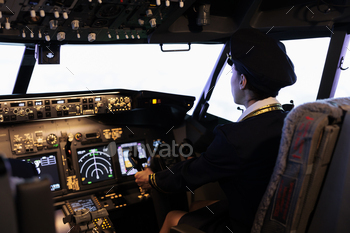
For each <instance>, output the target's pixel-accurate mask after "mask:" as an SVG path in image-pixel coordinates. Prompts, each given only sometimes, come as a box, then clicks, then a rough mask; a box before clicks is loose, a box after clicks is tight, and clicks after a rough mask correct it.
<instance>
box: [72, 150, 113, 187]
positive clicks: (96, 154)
mask: <svg viewBox="0 0 350 233" xmlns="http://www.w3.org/2000/svg"><path fill="white" fill-rule="evenodd" d="M77 156H78V164H79V172H80V177H81V183H82V184H87V185H89V184H93V183H96V182H101V181H105V180H109V179H113V178H114V175H113V166H112V156H113V155H111V154H110V152H109V150H108V146H96V147H90V148H85V149H78V150H77Z"/></svg>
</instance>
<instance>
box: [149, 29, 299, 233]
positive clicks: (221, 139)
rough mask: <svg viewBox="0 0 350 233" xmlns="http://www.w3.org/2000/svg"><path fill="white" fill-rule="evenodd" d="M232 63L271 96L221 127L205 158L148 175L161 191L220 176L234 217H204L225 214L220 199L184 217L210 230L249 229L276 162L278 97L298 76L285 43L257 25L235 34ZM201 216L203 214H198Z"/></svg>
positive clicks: (195, 185)
mask: <svg viewBox="0 0 350 233" xmlns="http://www.w3.org/2000/svg"><path fill="white" fill-rule="evenodd" d="M235 45H237V46H235ZM238 45H239V46H238ZM257 63H259V64H257ZM229 64H231V65H232V64H234V65H235V68H236V70H238V71H239V72H240V73H243V74H244V75H246V77H247V80H248V83H249V84H250V85H252V86H253V87H254V88H255V89H258V90H260V91H263V92H264V93H267V94H268V95H269V96H271V97H270V98H267V99H264V100H261V101H258V102H255V103H254V104H253V105H251V106H249V107H248V108H247V110H246V111H245V112H244V113H243V115H242V116H241V118H240V119H239V122H236V123H230V124H225V125H219V126H217V127H216V128H215V131H214V133H215V138H214V140H213V142H212V143H211V145H210V146H209V147H208V149H207V151H206V152H205V153H203V154H202V155H201V156H200V157H198V158H193V159H190V160H186V161H183V162H180V163H178V164H176V165H174V166H173V167H171V168H170V169H167V170H164V171H161V172H157V173H155V174H152V175H150V177H149V178H150V184H151V185H152V187H153V188H155V189H157V190H158V191H160V192H177V191H193V190H195V189H196V188H198V187H199V186H201V185H203V184H206V183H208V182H213V181H218V182H219V184H220V186H221V188H222V190H223V191H224V192H225V194H226V196H227V199H228V208H229V214H227V217H228V215H229V220H228V219H227V221H225V219H224V218H223V217H222V216H220V217H217V219H216V220H214V222H213V221H212V220H211V219H209V218H207V217H206V216H205V215H208V214H209V216H210V215H211V216H212V218H215V216H216V214H217V215H218V216H219V215H220V214H222V213H221V212H220V211H219V212H220V213H219V212H217V207H218V209H220V208H221V209H222V205H223V204H222V203H220V202H218V203H215V204H213V205H210V206H209V207H207V208H202V209H200V210H197V211H195V212H190V213H188V214H186V215H184V216H183V217H182V218H181V219H180V221H179V224H180V223H189V224H191V225H193V226H195V227H197V228H200V229H201V230H204V231H205V232H230V231H232V232H249V231H250V229H251V226H252V224H253V220H254V216H255V212H256V210H257V207H258V205H259V202H260V200H261V198H262V196H263V194H264V192H265V189H266V187H267V184H268V182H269V180H270V176H271V174H272V171H273V168H274V165H275V160H276V158H277V154H278V149H279V143H280V139H281V133H282V126H283V122H284V118H285V117H286V115H287V113H286V112H284V111H283V109H282V108H281V106H280V104H279V103H278V101H277V100H276V99H275V98H273V97H275V96H276V95H277V94H278V91H279V90H280V88H282V87H285V86H288V85H291V84H293V83H294V82H295V81H296V76H295V73H294V67H293V64H292V62H291V61H290V60H289V58H288V56H287V55H286V53H285V49H284V46H283V44H281V43H279V42H277V41H275V40H274V39H271V38H269V37H267V36H266V35H265V34H264V33H260V32H259V31H258V30H253V29H243V30H242V29H241V30H238V31H237V32H236V33H235V34H234V35H233V36H232V38H231V54H230V56H229ZM220 205H221V207H220ZM196 212H197V213H196ZM193 213H194V214H193ZM197 215H198V216H201V217H199V218H198V219H196V216H197ZM224 216H225V214H224ZM191 218H192V220H188V219H191ZM198 222H201V223H198ZM224 229H226V230H225V231H224Z"/></svg>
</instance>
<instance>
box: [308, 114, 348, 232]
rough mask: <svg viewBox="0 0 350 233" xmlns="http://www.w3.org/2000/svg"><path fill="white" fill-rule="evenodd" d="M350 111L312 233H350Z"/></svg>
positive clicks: (318, 206) (318, 207) (316, 210)
mask: <svg viewBox="0 0 350 233" xmlns="http://www.w3.org/2000/svg"><path fill="white" fill-rule="evenodd" d="M349 137H350V107H349V108H348V109H347V113H346V115H345V117H344V122H343V125H342V128H341V132H340V135H339V138H338V142H337V146H336V148H335V150H334V154H333V158H332V162H331V163H330V165H329V169H328V172H327V177H326V178H325V182H324V185H323V188H322V192H321V193H320V197H319V201H318V205H317V206H316V208H315V213H314V217H313V219H312V221H311V222H310V227H309V230H308V231H307V232H308V233H319V232H337V233H348V232H350V221H349V219H350V198H349V197H350V143H349Z"/></svg>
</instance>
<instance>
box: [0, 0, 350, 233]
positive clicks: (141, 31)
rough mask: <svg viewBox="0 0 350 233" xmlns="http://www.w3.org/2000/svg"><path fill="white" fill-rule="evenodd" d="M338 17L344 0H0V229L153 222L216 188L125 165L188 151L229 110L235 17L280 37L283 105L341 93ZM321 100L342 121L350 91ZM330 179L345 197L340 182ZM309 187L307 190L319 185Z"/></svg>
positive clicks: (145, 227)
mask: <svg viewBox="0 0 350 233" xmlns="http://www.w3.org/2000/svg"><path fill="white" fill-rule="evenodd" d="M349 25H350V1H347V0H311V1H304V0H297V1H269V0H248V1H243V0H232V1H225V0H216V1H212V0H12V1H10V0H0V54H1V56H0V71H1V73H0V80H1V85H0V153H1V156H0V186H1V187H2V188H1V189H2V191H1V192H0V222H1V223H2V224H1V225H2V228H3V229H5V230H4V232H11V233H12V232H13V233H17V232H21V233H22V232H56V233H66V232H94V233H95V232H96V233H97V232H100V233H102V232H105V233H118V232H141V231H142V232H150V233H153V232H159V230H160V228H161V226H162V224H163V221H164V219H165V216H166V214H167V212H168V211H169V210H173V209H176V208H179V209H188V206H189V205H190V204H191V203H193V202H195V201H196V200H203V199H226V198H227V197H226V196H225V195H224V193H223V192H222V191H221V189H220V187H219V185H218V184H217V183H210V184H207V185H204V186H203V187H200V188H198V189H196V190H191V189H189V188H188V191H187V192H182V193H172V194H169V196H167V197H166V198H164V197H163V196H158V194H157V193H156V192H155V191H154V190H144V189H142V188H141V187H139V186H138V185H137V184H136V183H135V177H134V175H135V174H136V173H137V172H138V171H142V170H144V169H145V168H146V167H150V168H151V169H152V170H153V171H154V172H156V171H161V170H167V169H169V170H170V168H171V167H172V166H173V165H174V164H176V163H178V162H180V161H183V160H187V159H190V158H192V157H199V156H201V153H203V152H205V151H206V149H207V148H208V146H209V145H210V143H211V142H212V141H213V138H214V134H213V130H214V129H215V127H216V126H217V125H219V124H226V123H232V122H236V120H237V119H238V118H239V116H240V115H241V114H242V112H243V111H244V109H243V108H242V106H239V105H236V104H235V103H234V101H233V98H232V94H231V89H230V78H231V72H230V71H231V67H230V66H229V65H228V64H227V60H228V56H229V54H230V38H231V36H232V34H233V33H234V32H236V31H237V30H238V29H241V28H255V29H258V30H260V31H261V32H263V33H264V34H266V35H268V36H269V37H272V38H274V39H276V40H280V41H282V42H283V43H284V44H285V46H286V50H287V53H288V54H289V56H290V57H291V59H292V60H293V62H294V67H295V72H296V74H297V77H298V80H297V83H296V84H295V85H294V86H291V87H287V88H286V90H282V91H281V92H280V94H279V95H278V96H277V98H278V99H279V100H280V102H281V103H282V104H283V108H284V109H285V110H286V111H293V110H292V109H296V108H298V106H301V105H303V104H305V103H307V102H314V101H317V100H323V99H329V98H341V97H342V98H347V97H349V95H350V94H349V93H350V89H349V87H350V83H349V81H348V78H347V75H348V73H347V72H348V71H347V69H348V66H350V62H348V60H347V59H346V56H345V55H346V53H347V51H348V50H350V49H349V48H348V43H349V36H348V31H349V32H350V28H349ZM248 52H249V51H247V53H248ZM330 101H331V102H329V103H332V104H333V105H334V106H335V105H336V106H338V105H339V106H341V107H340V108H341V109H342V111H341V113H339V114H344V115H343V116H342V117H341V116H340V115H339V116H338V115H336V116H334V115H332V117H330V116H328V118H327V119H331V118H332V119H333V118H334V119H337V120H334V121H333V120H332V121H331V120H329V121H330V122H332V124H337V125H346V124H350V123H343V122H345V119H347V118H346V117H345V115H346V112H347V111H348V110H349V108H346V107H342V106H343V105H342V104H344V103H347V105H350V102H346V101H345V102H337V101H336V102H334V103H333V102H332V100H330ZM337 114H338V113H337ZM347 122H348V121H347ZM329 124H331V123H329ZM300 127H301V126H300ZM332 127H333V126H332ZM299 129H300V128H298V130H299ZM327 129H328V128H327ZM332 130H333V128H332ZM325 132H326V131H325ZM327 132H328V131H327ZM332 132H333V131H332ZM344 132H345V131H344ZM320 134H321V133H320ZM344 134H345V133H344ZM322 135H328V134H327V133H322ZM337 135H338V134H337ZM340 135H342V134H341V133H340ZM345 135H346V134H345ZM344 138H345V139H346V136H344ZM323 140H326V139H322V140H321V139H319V142H321V141H323ZM330 141H332V142H333V146H331V147H329V148H333V147H334V148H336V147H335V146H334V145H335V143H336V139H334V140H333V139H332V140H330ZM327 143H328V142H327ZM329 150H330V149H329ZM317 151H318V150H317ZM332 151H333V150H332ZM332 151H330V152H332ZM335 151H337V150H336V149H335ZM295 156H297V155H295ZM348 158H349V154H347V155H346V156H344V158H343V161H346V162H344V163H348V161H347V160H348ZM340 164H341V163H340ZM334 166H335V165H334ZM314 167H316V166H314ZM306 169H309V170H310V169H312V167H311V166H309V167H307V168H306ZM332 169H333V168H330V169H329V170H330V173H331V174H333V173H332V172H331V170H332ZM334 169H335V168H334ZM344 169H345V170H343V171H344V174H345V173H346V174H347V173H349V174H350V172H349V171H350V165H348V167H347V168H344ZM309 170H308V171H309ZM170 171H171V170H170ZM312 174H313V173H312ZM325 174H328V173H326V171H325ZM325 177H327V175H325ZM346 177H349V175H347V176H346ZM298 179H299V178H298ZM310 179H311V180H312V177H311V178H310ZM322 183H323V186H322ZM328 183H332V182H331V181H327V180H326V179H325V181H323V180H321V183H320V184H319V186H320V188H319V189H320V190H322V187H323V189H326V187H328V186H327V185H328ZM16 186H17V187H16ZM278 187H280V186H278ZM289 187H290V186H289ZM339 189H341V190H342V192H341V193H342V196H340V197H334V198H340V199H341V200H342V201H341V202H340V203H339V205H338V206H346V203H348V201H347V200H348V199H347V198H346V194H349V193H350V187H349V185H344V186H341V188H339ZM277 190H278V189H277ZM286 190H287V188H286ZM291 190H292V191H293V190H294V189H291ZM317 190H318V189H317ZM287 191H288V190H287ZM287 191H285V192H287ZM292 191H290V193H292ZM317 193H318V191H317ZM317 193H316V194H315V193H312V194H310V195H313V196H315V197H316V199H315V203H318V201H317V202H316V200H323V199H325V197H323V196H319V195H318V194H317ZM319 193H321V191H319ZM286 195H287V194H286ZM324 195H326V194H324ZM276 196H277V195H276ZM300 196H302V195H300ZM304 196H307V195H304ZM283 197H284V196H283ZM276 198H277V197H276ZM161 199H163V200H161ZM164 199H169V200H170V199H171V201H169V203H168V205H169V206H165V205H163V204H160V203H162V202H161V201H164ZM285 201H286V202H289V199H288V200H287V197H285ZM305 203H306V201H305ZM281 208H282V207H281ZM310 208H311V207H310ZM312 208H313V207H312ZM320 208H321V207H320ZM322 208H326V207H322ZM339 208H340V207H339ZM326 209H327V208H326ZM327 210H328V209H327ZM286 211H287V208H286ZM332 211H333V209H332ZM324 212H326V211H324ZM329 212H330V214H332V213H333V216H334V218H336V217H335V216H336V215H335V214H334V213H335V212H331V211H329ZM337 214H339V215H342V216H343V217H338V218H337V219H338V220H339V219H340V220H339V222H337V223H334V224H333V225H332V226H330V225H331V224H329V225H327V224H326V222H327V221H326V220H324V219H323V220H324V222H325V223H324V224H326V225H319V227H316V226H315V223H312V218H313V217H314V216H315V219H317V221H318V223H319V222H321V220H322V217H324V218H325V216H326V215H325V216H324V215H322V216H321V217H319V215H318V214H317V213H316V214H314V212H313V214H311V217H309V216H308V217H307V218H306V220H308V219H309V220H308V221H309V222H308V224H305V227H304V228H301V229H302V230H298V231H297V230H295V231H293V230H292V228H288V227H287V228H286V229H287V230H283V231H282V230H280V231H275V232H322V229H323V230H325V229H327V230H330V231H332V232H348V230H349V229H350V226H349V223H346V221H345V220H344V219H345V218H346V217H348V216H349V213H348V210H345V209H342V211H340V212H337ZM282 215H283V214H282ZM300 215H302V214H300ZM320 219H321V220H320ZM338 220H337V221H338ZM315 221H316V220H315ZM334 221H336V220H334ZM282 225H283V226H285V225H288V224H286V222H283V221H282ZM306 225H307V226H308V227H306ZM321 226H322V227H321ZM305 229H306V230H305ZM228 230H229V231H228V232H230V231H231V230H230V229H228ZM320 230H321V231H320ZM172 232H197V231H196V230H195V229H190V230H188V231H185V230H183V229H182V230H178V231H172ZM231 232H232V231H231ZM255 232H269V230H268V229H265V230H262V231H260V230H259V231H255ZM325 232H326V231H325ZM328 232H329V231H328Z"/></svg>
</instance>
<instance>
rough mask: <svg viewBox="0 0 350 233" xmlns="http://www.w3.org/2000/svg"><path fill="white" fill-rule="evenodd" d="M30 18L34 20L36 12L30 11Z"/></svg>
mask: <svg viewBox="0 0 350 233" xmlns="http://www.w3.org/2000/svg"><path fill="white" fill-rule="evenodd" d="M30 17H32V18H35V17H36V12H35V10H34V9H31V10H30Z"/></svg>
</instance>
